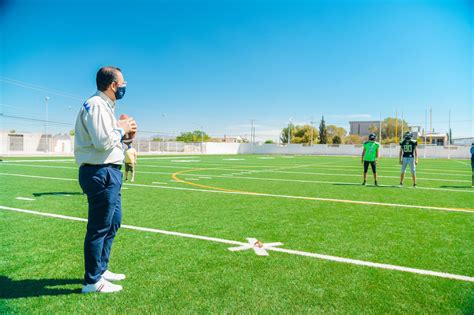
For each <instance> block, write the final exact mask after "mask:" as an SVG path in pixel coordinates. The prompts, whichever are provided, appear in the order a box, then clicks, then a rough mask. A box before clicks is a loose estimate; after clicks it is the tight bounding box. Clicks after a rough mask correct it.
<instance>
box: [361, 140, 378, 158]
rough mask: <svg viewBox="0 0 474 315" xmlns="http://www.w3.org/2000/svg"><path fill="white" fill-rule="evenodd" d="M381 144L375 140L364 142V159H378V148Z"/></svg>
mask: <svg viewBox="0 0 474 315" xmlns="http://www.w3.org/2000/svg"><path fill="white" fill-rule="evenodd" d="M379 147H380V144H379V143H378V142H375V141H366V142H364V149H365V154H364V161H369V162H373V161H375V160H376V159H377V150H378V149H379Z"/></svg>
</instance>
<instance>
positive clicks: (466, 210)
mask: <svg viewBox="0 0 474 315" xmlns="http://www.w3.org/2000/svg"><path fill="white" fill-rule="evenodd" d="M0 175H6V176H19V177H29V178H39V179H51V180H66V181H73V182H77V179H72V178H61V177H47V176H37V175H24V174H12V173H0ZM170 181H171V182H177V183H185V184H186V183H187V184H188V185H192V186H198V187H204V188H207V189H198V188H186V187H170V186H159V185H147V184H131V183H125V184H123V185H126V186H136V187H149V188H162V189H173V190H186V191H198V192H206V193H223V194H232V195H249V196H260V197H274V198H284V199H298V200H311V201H324V202H336V203H352V204H363V205H374V206H387V207H398V208H413V209H423V210H425V209H426V210H439V211H448V212H464V213H470V214H474V209H469V208H445V207H435V206H419V205H406V204H397V203H383V202H376V201H360V200H348V199H333V198H322V197H306V196H292V195H278V194H268V193H256V192H245V191H237V190H231V189H225V188H219V187H216V188H212V187H213V186H206V185H201V184H197V183H191V182H186V181H185V180H182V179H179V178H178V179H171V180H170Z"/></svg>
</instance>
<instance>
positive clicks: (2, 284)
mask: <svg viewBox="0 0 474 315" xmlns="http://www.w3.org/2000/svg"><path fill="white" fill-rule="evenodd" d="M82 282H83V280H82V279H34V280H12V279H10V278H8V277H5V276H0V288H1V290H0V299H17V298H24V297H34V296H51V295H66V294H79V293H81V289H65V288H55V286H63V285H71V284H73V285H78V284H82Z"/></svg>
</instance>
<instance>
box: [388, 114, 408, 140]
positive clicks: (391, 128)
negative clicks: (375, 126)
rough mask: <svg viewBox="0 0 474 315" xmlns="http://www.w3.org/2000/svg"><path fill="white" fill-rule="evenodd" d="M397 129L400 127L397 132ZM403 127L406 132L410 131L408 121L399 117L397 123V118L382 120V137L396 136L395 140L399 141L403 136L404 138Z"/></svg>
mask: <svg viewBox="0 0 474 315" xmlns="http://www.w3.org/2000/svg"><path fill="white" fill-rule="evenodd" d="M397 124H398V127H397ZM402 126H403V128H402ZM396 129H398V130H397V134H395V130H396ZM402 129H403V130H404V132H406V131H408V123H407V122H406V121H404V120H401V119H398V123H397V119H396V118H393V117H388V118H385V120H384V121H383V122H382V139H387V138H394V141H393V142H397V141H399V140H400V139H401V138H403V135H402Z"/></svg>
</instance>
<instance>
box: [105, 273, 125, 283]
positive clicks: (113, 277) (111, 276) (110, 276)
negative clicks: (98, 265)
mask: <svg viewBox="0 0 474 315" xmlns="http://www.w3.org/2000/svg"><path fill="white" fill-rule="evenodd" d="M102 278H104V279H105V280H108V281H120V280H123V279H125V275H124V274H122V273H113V272H111V271H108V270H106V271H105V272H104V273H103V274H102Z"/></svg>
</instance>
